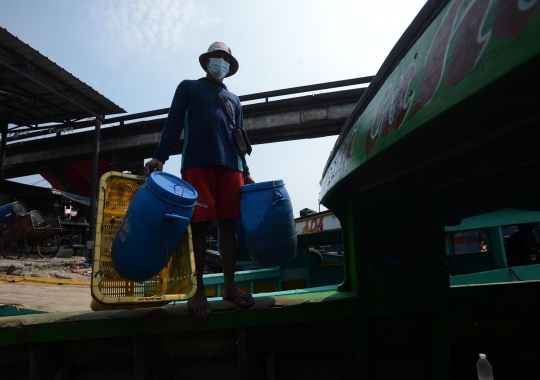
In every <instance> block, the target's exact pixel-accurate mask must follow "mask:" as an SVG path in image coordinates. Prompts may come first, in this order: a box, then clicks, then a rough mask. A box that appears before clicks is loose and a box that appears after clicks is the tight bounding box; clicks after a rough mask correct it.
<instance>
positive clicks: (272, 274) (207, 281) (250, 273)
mask: <svg viewBox="0 0 540 380" xmlns="http://www.w3.org/2000/svg"><path fill="white" fill-rule="evenodd" d="M203 277H204V285H205V286H206V285H216V284H222V285H223V273H212V274H205V275H204V276H203ZM279 277H281V268H280V267H279V266H277V267H272V268H270V269H258V270H247V271H238V272H235V274H234V281H235V282H236V283H240V282H248V281H257V280H263V279H268V278H275V279H277V278H279Z"/></svg>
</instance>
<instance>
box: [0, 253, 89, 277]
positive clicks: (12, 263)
mask: <svg viewBox="0 0 540 380" xmlns="http://www.w3.org/2000/svg"><path fill="white" fill-rule="evenodd" d="M0 274H10V275H15V276H26V277H41V278H62V279H72V280H86V281H90V277H91V263H90V261H89V260H88V257H84V256H81V255H80V253H79V255H78V256H75V255H74V254H73V249H72V248H60V250H59V252H58V254H57V255H56V257H52V258H51V257H48V256H46V258H45V259H42V258H40V257H39V256H38V254H37V253H31V254H29V255H28V256H27V257H24V256H23V257H21V258H20V259H17V256H13V255H12V256H10V255H6V256H4V257H2V256H0Z"/></svg>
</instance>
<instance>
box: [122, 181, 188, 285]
mask: <svg viewBox="0 0 540 380" xmlns="http://www.w3.org/2000/svg"><path fill="white" fill-rule="evenodd" d="M196 201H197V191H196V190H195V189H194V188H193V187H192V186H191V185H190V184H188V183H187V182H186V181H184V180H182V179H181V178H178V177H176V176H174V175H172V174H169V173H163V172H154V173H152V174H150V176H149V177H148V178H147V179H146V181H145V183H144V184H143V185H142V186H141V187H140V188H139V190H137V192H136V193H135V195H134V196H133V199H132V200H131V203H130V204H129V207H128V209H127V211H126V214H125V216H124V218H123V219H122V223H121V224H120V227H119V228H118V231H117V232H116V235H115V237H114V240H113V245H112V261H113V267H114V270H115V271H116V272H117V273H118V274H119V275H120V276H122V277H124V278H127V279H129V280H132V281H137V282H143V281H146V280H149V279H150V278H152V277H153V276H155V275H156V274H157V273H159V271H161V270H162V269H163V268H164V267H165V265H167V262H168V261H169V259H170V257H171V255H172V254H173V252H174V250H175V248H176V245H177V244H178V242H179V241H180V239H181V238H182V235H183V234H184V232H185V231H186V229H187V226H188V224H189V222H190V220H191V216H192V215H193V207H194V206H195V203H196Z"/></svg>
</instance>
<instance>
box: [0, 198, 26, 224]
mask: <svg viewBox="0 0 540 380" xmlns="http://www.w3.org/2000/svg"><path fill="white" fill-rule="evenodd" d="M27 212H28V207H26V205H25V204H24V203H22V202H12V203H8V204H5V205H3V206H1V207H0V224H12V223H14V222H15V221H16V220H17V219H19V218H21V217H23V216H25V215H26V213H27Z"/></svg>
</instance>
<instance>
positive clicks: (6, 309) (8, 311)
mask: <svg viewBox="0 0 540 380" xmlns="http://www.w3.org/2000/svg"><path fill="white" fill-rule="evenodd" d="M44 313H47V312H46V311H43V310H33V309H26V308H23V307H16V306H13V305H3V304H0V318H1V317H13V316H17V315H28V314H44Z"/></svg>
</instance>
